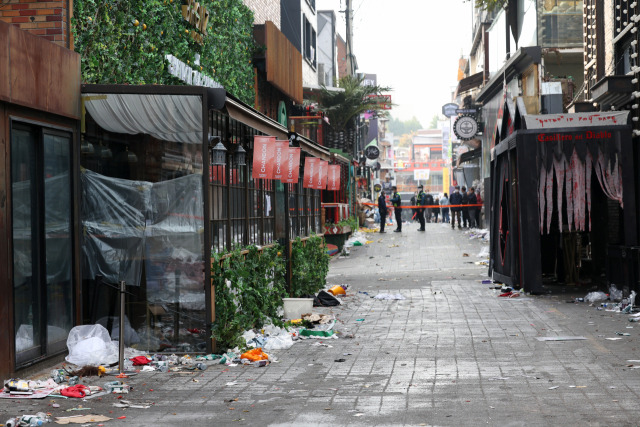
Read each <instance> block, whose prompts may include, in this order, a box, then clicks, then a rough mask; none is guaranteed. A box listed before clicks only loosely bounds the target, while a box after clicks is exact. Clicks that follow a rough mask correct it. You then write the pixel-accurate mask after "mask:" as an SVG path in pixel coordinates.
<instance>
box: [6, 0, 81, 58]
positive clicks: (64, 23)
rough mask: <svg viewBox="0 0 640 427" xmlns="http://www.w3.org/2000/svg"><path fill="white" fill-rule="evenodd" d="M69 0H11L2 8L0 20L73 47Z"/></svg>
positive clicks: (61, 44)
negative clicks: (69, 25)
mask: <svg viewBox="0 0 640 427" xmlns="http://www.w3.org/2000/svg"><path fill="white" fill-rule="evenodd" d="M5 1H6V0H5ZM69 1H72V0H61V1H42V0H9V1H8V2H7V3H6V4H5V5H4V6H3V7H1V8H0V21H4V22H7V23H9V24H13V25H15V26H17V27H20V29H22V30H25V31H29V32H30V33H31V34H34V35H37V36H40V37H42V38H45V39H47V40H50V41H52V42H54V43H56V44H59V45H60V46H64V47H67V48H71V47H72V46H71V37H70V33H69V27H68V22H69V20H68V16H67V15H68V10H69Z"/></svg>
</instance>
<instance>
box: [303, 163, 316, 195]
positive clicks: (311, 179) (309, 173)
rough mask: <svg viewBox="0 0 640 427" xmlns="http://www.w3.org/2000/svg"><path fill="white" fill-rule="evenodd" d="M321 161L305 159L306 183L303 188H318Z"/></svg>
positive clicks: (304, 182)
mask: <svg viewBox="0 0 640 427" xmlns="http://www.w3.org/2000/svg"><path fill="white" fill-rule="evenodd" d="M319 161H320V159H318V158H316V157H305V159H304V181H303V184H302V187H303V188H316V181H317V180H318V162H319Z"/></svg>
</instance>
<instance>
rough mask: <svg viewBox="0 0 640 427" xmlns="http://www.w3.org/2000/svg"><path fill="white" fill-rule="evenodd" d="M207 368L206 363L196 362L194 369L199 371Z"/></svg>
mask: <svg viewBox="0 0 640 427" xmlns="http://www.w3.org/2000/svg"><path fill="white" fill-rule="evenodd" d="M207 368H208V366H207V365H205V364H204V363H198V364H196V369H198V370H200V371H206V370H207Z"/></svg>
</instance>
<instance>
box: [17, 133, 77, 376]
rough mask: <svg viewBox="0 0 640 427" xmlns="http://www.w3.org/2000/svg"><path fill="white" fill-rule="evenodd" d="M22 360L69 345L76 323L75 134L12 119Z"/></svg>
mask: <svg viewBox="0 0 640 427" xmlns="http://www.w3.org/2000/svg"><path fill="white" fill-rule="evenodd" d="M11 189H12V190H11V200H12V236H13V250H12V254H13V287H14V325H15V345H16V365H17V366H20V365H23V364H25V363H28V362H30V361H33V360H35V359H38V358H40V357H43V356H47V355H51V354H54V353H57V352H59V351H62V350H64V349H65V347H66V346H65V341H66V338H67V335H68V333H69V331H70V329H71V327H72V326H73V285H72V242H73V240H72V228H71V226H72V217H71V203H72V198H71V133H67V132H58V131H54V130H51V129H47V128H43V127H40V126H34V125H26V124H22V123H18V122H13V123H12V129H11Z"/></svg>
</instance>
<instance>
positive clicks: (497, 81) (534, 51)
mask: <svg viewBox="0 0 640 427" xmlns="http://www.w3.org/2000/svg"><path fill="white" fill-rule="evenodd" d="M541 60H542V48H541V47H540V46H531V47H522V48H520V49H518V51H517V52H516V53H514V54H513V55H512V56H511V58H509V60H508V61H507V62H506V63H505V64H504V66H503V67H502V68H501V69H500V71H498V72H497V73H495V74H494V76H493V77H492V78H491V80H489V81H488V82H487V84H486V85H484V87H483V88H482V90H481V91H480V93H478V95H477V96H476V102H484V101H486V100H488V99H491V98H493V96H494V95H495V94H497V93H498V92H500V91H501V90H502V86H503V84H504V82H505V81H507V82H509V81H511V79H512V78H513V76H515V75H518V74H520V73H522V72H523V71H524V70H526V69H527V68H528V67H529V66H530V65H531V64H539V63H540V61H541Z"/></svg>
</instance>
